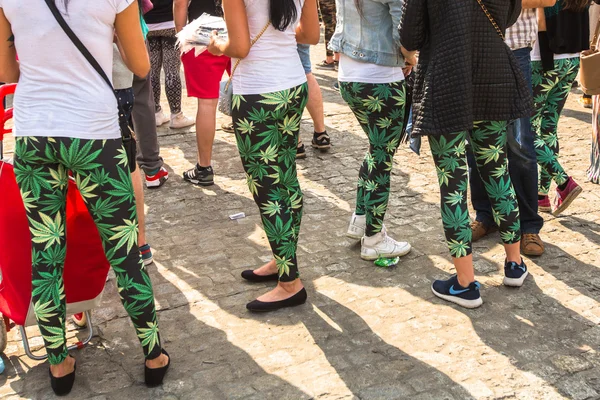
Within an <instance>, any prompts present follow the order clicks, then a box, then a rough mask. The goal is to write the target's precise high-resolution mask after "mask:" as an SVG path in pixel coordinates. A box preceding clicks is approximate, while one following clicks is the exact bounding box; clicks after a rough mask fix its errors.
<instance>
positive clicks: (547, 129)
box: [532, 59, 579, 195]
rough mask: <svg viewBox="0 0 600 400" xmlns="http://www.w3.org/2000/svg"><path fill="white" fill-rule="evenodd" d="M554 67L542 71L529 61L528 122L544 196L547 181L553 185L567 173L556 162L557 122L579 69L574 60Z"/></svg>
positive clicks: (561, 183)
mask: <svg viewBox="0 0 600 400" xmlns="http://www.w3.org/2000/svg"><path fill="white" fill-rule="evenodd" d="M554 65H555V68H554V69H553V70H551V71H543V69H542V66H541V62H533V63H532V66H533V74H534V82H535V85H534V86H533V93H534V98H535V100H536V104H535V106H536V107H535V108H536V114H535V116H534V119H533V121H532V124H533V127H534V129H535V132H536V134H537V135H536V136H537V138H536V141H535V147H536V152H537V160H538V164H539V165H540V167H541V169H540V183H539V190H538V191H539V194H541V195H547V194H548V192H549V191H550V184H551V181H552V180H554V181H555V182H556V184H557V185H559V186H560V185H563V184H565V183H566V182H567V180H568V178H569V176H568V175H567V173H566V172H565V170H564V169H563V167H562V166H561V164H560V163H559V161H558V152H559V144H558V121H559V118H560V114H561V112H562V109H563V107H564V105H565V103H566V101H567V97H568V95H569V91H570V88H571V85H572V84H573V80H574V79H575V76H577V71H578V69H579V60H578V59H565V60H555V61H554Z"/></svg>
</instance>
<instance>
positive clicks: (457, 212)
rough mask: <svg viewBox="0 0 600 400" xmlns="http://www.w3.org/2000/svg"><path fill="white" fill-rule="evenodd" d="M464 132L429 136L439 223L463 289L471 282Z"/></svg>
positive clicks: (472, 272)
mask: <svg viewBox="0 0 600 400" xmlns="http://www.w3.org/2000/svg"><path fill="white" fill-rule="evenodd" d="M466 139H467V133H466V132H458V133H453V134H449V135H440V136H437V135H436V136H430V137H429V145H430V146H431V155H432V157H433V161H434V163H435V166H436V170H437V175H438V183H439V185H440V196H441V210H442V223H443V225H444V233H445V235H446V243H447V245H448V249H449V250H450V255H451V256H452V261H453V262H454V265H455V267H456V272H457V274H458V282H459V283H460V285H461V286H463V287H467V286H468V285H469V284H470V283H471V282H474V281H475V273H474V271H473V263H472V259H471V258H470V255H471V252H472V248H471V238H472V233H471V227H470V226H469V210H468V207H467V187H468V185H469V182H468V168H467V160H466V155H465V151H466V150H465V149H466V146H465V142H466Z"/></svg>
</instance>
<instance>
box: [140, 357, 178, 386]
mask: <svg viewBox="0 0 600 400" xmlns="http://www.w3.org/2000/svg"><path fill="white" fill-rule="evenodd" d="M162 354H164V355H165V356H167V357H169V362H167V365H165V366H164V367H160V368H148V366H147V365H146V364H145V363H144V378H145V380H146V386H148V387H149V388H152V387H156V386H160V385H162V383H163V379H164V378H165V375H166V374H167V370H168V369H169V366H170V365H171V357H170V356H169V354H168V353H167V352H166V351H165V349H162Z"/></svg>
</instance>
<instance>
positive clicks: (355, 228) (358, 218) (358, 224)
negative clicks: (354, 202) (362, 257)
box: [346, 213, 367, 240]
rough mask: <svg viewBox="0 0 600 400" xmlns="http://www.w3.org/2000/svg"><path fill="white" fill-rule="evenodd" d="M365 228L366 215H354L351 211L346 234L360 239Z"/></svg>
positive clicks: (363, 234)
mask: <svg viewBox="0 0 600 400" xmlns="http://www.w3.org/2000/svg"><path fill="white" fill-rule="evenodd" d="M365 229H367V216H366V215H356V214H355V213H352V218H350V225H348V231H347V232H346V236H347V237H349V238H351V239H356V240H360V239H362V237H363V236H365Z"/></svg>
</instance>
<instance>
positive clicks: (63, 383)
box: [48, 356, 77, 396]
mask: <svg viewBox="0 0 600 400" xmlns="http://www.w3.org/2000/svg"><path fill="white" fill-rule="evenodd" d="M69 357H71V356H69ZM76 370H77V362H75V364H73V372H71V373H70V374H68V375H65V376H62V377H60V378H56V377H55V376H54V375H52V371H50V369H48V373H49V374H50V386H52V390H53V391H54V394H55V395H57V396H66V395H68V394H69V393H71V389H73V384H74V383H75V371H76Z"/></svg>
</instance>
